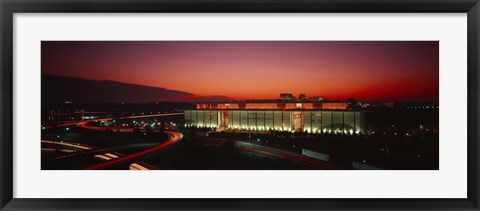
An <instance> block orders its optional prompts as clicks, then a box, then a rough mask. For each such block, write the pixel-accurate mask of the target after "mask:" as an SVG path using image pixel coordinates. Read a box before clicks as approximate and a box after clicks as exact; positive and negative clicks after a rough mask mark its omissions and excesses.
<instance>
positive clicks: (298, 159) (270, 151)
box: [235, 142, 339, 169]
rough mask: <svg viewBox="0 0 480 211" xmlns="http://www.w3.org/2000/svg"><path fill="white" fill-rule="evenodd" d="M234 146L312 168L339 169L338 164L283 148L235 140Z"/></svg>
mask: <svg viewBox="0 0 480 211" xmlns="http://www.w3.org/2000/svg"><path fill="white" fill-rule="evenodd" d="M235 147H236V148H237V149H239V150H242V151H248V152H255V153H260V154H263V155H266V156H271V157H276V158H279V159H282V160H287V161H290V162H295V163H298V164H301V165H304V166H308V167H311V168H314V169H339V167H338V166H335V165H332V164H329V163H326V162H323V161H318V160H314V159H311V158H308V157H305V156H303V155H301V154H296V153H292V152H288V151H284V150H279V149H275V148H271V147H266V146H261V145H256V144H251V143H246V142H236V143H235Z"/></svg>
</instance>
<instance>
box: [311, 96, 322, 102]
mask: <svg viewBox="0 0 480 211" xmlns="http://www.w3.org/2000/svg"><path fill="white" fill-rule="evenodd" d="M323 100H324V99H323V97H320V96H315V97H311V98H310V101H323Z"/></svg>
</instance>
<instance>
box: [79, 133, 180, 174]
mask: <svg viewBox="0 0 480 211" xmlns="http://www.w3.org/2000/svg"><path fill="white" fill-rule="evenodd" d="M164 133H167V134H169V135H170V139H168V140H167V141H166V142H164V143H161V144H159V145H156V146H154V147H152V148H149V149H147V150H144V151H141V152H137V153H134V154H130V155H126V156H124V157H120V158H117V159H113V160H110V161H107V162H103V163H100V164H96V165H93V166H89V167H86V168H85V170H95V169H100V168H104V167H107V166H111V165H115V164H118V163H121V162H124V161H127V160H130V159H133V158H137V157H139V156H142V155H146V154H149V153H152V152H155V151H157V150H161V149H164V148H166V147H168V146H170V145H171V144H173V143H175V142H178V141H180V140H181V139H182V137H183V135H182V134H181V133H179V132H175V131H164Z"/></svg>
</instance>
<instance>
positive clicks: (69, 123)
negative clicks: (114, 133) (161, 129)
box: [45, 113, 183, 129]
mask: <svg viewBox="0 0 480 211" xmlns="http://www.w3.org/2000/svg"><path fill="white" fill-rule="evenodd" d="M176 115H183V113H168V114H149V115H139V116H125V117H119V118H113V117H110V118H100V119H91V120H80V121H67V122H63V123H60V124H57V125H56V126H57V127H67V126H75V125H79V124H80V125H84V124H87V123H88V122H93V121H108V120H114V119H139V118H150V117H162V116H176ZM52 127H53V126H45V129H48V128H52Z"/></svg>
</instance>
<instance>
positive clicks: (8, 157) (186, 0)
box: [0, 0, 480, 210]
mask: <svg viewBox="0 0 480 211" xmlns="http://www.w3.org/2000/svg"><path fill="white" fill-rule="evenodd" d="M0 7H1V28H0V31H1V49H2V55H1V57H0V63H1V67H2V72H1V76H0V77H1V80H0V81H1V86H0V89H1V91H0V96H1V99H2V102H1V113H0V120H1V127H0V134H1V141H0V150H1V151H0V156H1V166H0V176H1V180H0V187H1V193H0V207H1V210H26V209H27V210H53V209H56V210H67V209H78V210H94V209H95V210H119V209H131V210H147V209H148V210H171V209H178V210H190V209H191V210H193V209H203V210H271V209H283V210H305V209H318V210H321V209H323V210H372V209H381V210H394V209H395V210H419V209H422V210H437V209H442V210H479V204H478V203H479V175H478V173H479V162H478V161H479V156H478V155H479V144H478V137H479V131H480V130H479V127H478V119H479V112H478V110H479V107H478V95H479V83H478V82H479V74H478V71H479V60H480V57H479V55H480V54H479V49H480V48H479V44H480V42H479V32H480V31H479V20H480V16H479V14H480V4H479V1H478V0H404V1H401V0H383V1H380V0H337V1H332V0H245V1H238V0H230V1H226V0H224V1H221V0H141V1H136V0H87V1H81V0H73V1H67V0H37V1H35V0H15V1H14V0H0ZM103 12H105V13H117V12H137V13H145V12H147V13H156V12H161V13H174V12H178V13H185V12H193V13H199V12H213V13H218V12H222V13H225V12H227V13H249V12H253V13H258V12H267V13H277V12H287V13H292V12H295V13H319V12H329V13H339V12H346V13H366V12H368V13H420V12H421V13H437V12H438V13H467V14H468V16H467V18H468V198H466V199H273V198H272V199H267V198H266V199H24V198H21V199H18V198H13V197H12V196H13V195H12V194H13V185H12V184H13V181H14V179H15V178H13V156H12V144H13V126H12V125H13V124H12V123H13V121H14V120H13V116H12V114H13V110H14V109H15V108H14V107H13V91H14V90H13V86H12V85H13V39H14V38H13V14H14V13H103ZM33 109H35V108H33ZM232 191H235V190H232Z"/></svg>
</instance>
